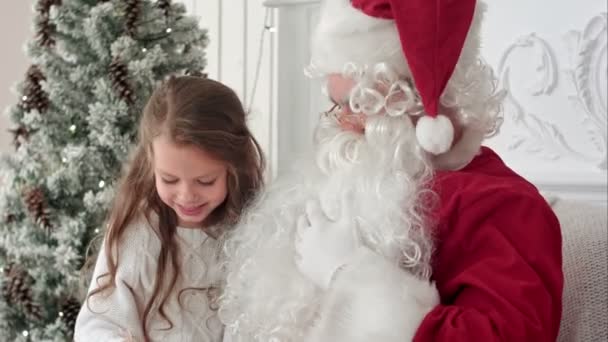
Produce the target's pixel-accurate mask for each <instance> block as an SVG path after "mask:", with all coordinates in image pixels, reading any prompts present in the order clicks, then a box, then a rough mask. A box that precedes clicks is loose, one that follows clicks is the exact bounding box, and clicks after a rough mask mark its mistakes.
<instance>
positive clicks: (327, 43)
mask: <svg viewBox="0 0 608 342" xmlns="http://www.w3.org/2000/svg"><path fill="white" fill-rule="evenodd" d="M480 6H482V4H481V3H480V4H477V1H475V0H350V1H349V0H324V2H323V4H322V7H321V14H320V18H319V23H318V25H317V28H316V31H315V33H314V36H313V39H312V49H311V50H312V59H311V66H312V67H313V68H314V69H315V70H316V71H318V72H322V73H325V74H329V73H341V72H342V70H343V69H344V66H345V64H348V63H354V64H356V65H368V66H370V65H375V64H377V63H386V64H387V65H388V66H390V67H391V68H393V70H395V71H396V72H397V73H399V74H400V75H402V76H406V77H410V78H412V80H413V81H414V84H415V87H416V90H417V91H418V93H419V95H420V97H421V100H422V104H423V106H424V109H425V110H424V111H425V115H424V116H423V117H422V118H420V120H419V121H418V123H417V125H416V137H417V140H418V143H419V144H420V146H421V147H422V148H423V149H425V150H426V151H428V152H430V153H433V154H441V153H444V152H447V151H448V150H449V149H450V148H451V146H452V140H453V138H454V128H453V126H452V123H451V121H450V120H449V119H448V118H447V117H446V116H444V115H441V114H440V112H439V103H440V98H441V95H442V94H443V91H444V89H445V88H446V85H447V83H448V81H449V79H450V77H451V76H452V73H453V72H454V69H455V67H456V64H459V65H461V66H465V67H466V66H467V65H473V64H474V63H475V62H476V61H477V59H478V57H479V30H480V29H479V26H480V25H479V22H480V21H481V18H480V17H481V15H482V12H483V11H482V10H480V9H479V7H480ZM476 8H477V10H476Z"/></svg>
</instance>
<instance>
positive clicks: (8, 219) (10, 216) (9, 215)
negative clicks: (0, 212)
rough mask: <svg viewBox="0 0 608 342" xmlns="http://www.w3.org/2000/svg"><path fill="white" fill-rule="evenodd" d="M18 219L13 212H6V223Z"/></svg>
mask: <svg viewBox="0 0 608 342" xmlns="http://www.w3.org/2000/svg"><path fill="white" fill-rule="evenodd" d="M15 220H17V216H15V214H13V213H8V214H4V222H5V223H13V222H15Z"/></svg>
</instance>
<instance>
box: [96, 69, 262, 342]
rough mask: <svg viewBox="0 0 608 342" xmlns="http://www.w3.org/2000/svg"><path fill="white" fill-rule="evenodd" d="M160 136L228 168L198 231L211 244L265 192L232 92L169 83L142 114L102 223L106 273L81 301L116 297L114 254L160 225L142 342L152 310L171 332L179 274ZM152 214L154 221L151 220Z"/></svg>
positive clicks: (184, 79) (211, 84)
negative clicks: (159, 174)
mask: <svg viewBox="0 0 608 342" xmlns="http://www.w3.org/2000/svg"><path fill="white" fill-rule="evenodd" d="M160 134H167V135H168V136H169V137H170V138H171V139H173V141H174V142H175V143H177V144H183V145H190V146H196V147H199V148H201V149H203V150H205V151H206V152H208V153H210V154H211V155H212V156H214V157H216V158H218V160H222V161H224V162H226V164H227V165H228V178H227V187H228V191H227V192H228V195H227V197H226V200H225V201H224V203H223V204H221V205H220V206H219V207H218V208H216V209H215V210H214V211H213V212H212V213H211V214H210V215H209V217H208V218H207V219H206V220H205V222H203V229H205V230H206V231H208V232H209V235H211V236H216V237H217V236H218V235H220V234H222V231H217V230H215V231H211V230H209V229H210V228H217V227H229V226H230V225H232V224H234V223H236V221H237V220H238V218H239V216H240V214H241V212H242V211H243V210H244V208H245V207H246V206H247V204H248V203H249V201H250V200H252V199H253V197H254V195H255V194H256V192H257V190H258V189H260V188H261V186H262V185H263V171H264V165H265V161H264V156H263V154H262V152H261V148H260V146H259V144H258V142H257V141H256V139H255V138H254V137H253V135H252V134H251V132H250V131H249V129H248V127H247V124H246V114H245V111H244V109H243V106H242V103H241V101H240V100H239V98H238V97H237V95H236V94H235V93H234V91H232V90H231V89H230V88H228V87H227V86H225V85H223V84H221V83H219V82H216V81H213V80H211V79H206V78H203V77H195V76H180V77H175V76H172V77H170V78H169V79H168V80H166V81H165V82H163V83H162V84H161V85H160V86H159V87H158V88H157V89H156V90H155V91H154V93H153V94H152V96H151V97H150V99H149V100H148V103H147V104H146V107H145V109H144V111H143V117H142V119H141V121H140V126H139V141H138V144H137V146H136V147H135V150H134V154H133V156H132V160H131V162H130V163H128V164H127V167H126V169H125V170H124V174H123V176H122V179H121V181H120V182H119V185H118V190H117V194H116V197H115V200H114V202H113V206H112V209H111V211H110V213H109V217H108V220H107V231H106V233H105V240H104V241H105V248H104V250H103V251H101V252H102V253H105V254H106V257H107V262H108V270H109V271H108V273H106V274H103V275H101V276H99V277H97V279H93V280H92V281H96V282H97V283H98V284H99V287H97V288H96V289H95V290H93V291H91V292H90V293H89V294H88V296H87V305H88V300H89V298H90V297H91V296H94V295H96V294H101V293H103V292H105V291H107V290H113V289H114V287H115V281H116V272H117V269H118V264H119V255H118V246H119V243H120V240H121V237H122V236H123V234H124V233H125V230H126V229H127V227H128V226H129V225H130V224H132V223H133V222H134V221H135V220H137V219H138V218H139V217H142V216H143V217H146V218H147V219H148V221H149V222H158V224H157V225H150V226H151V227H153V229H154V230H155V231H154V233H155V234H156V235H157V236H158V238H159V239H160V242H161V249H160V254H159V255H158V268H157V272H156V276H155V282H154V290H153V294H152V296H151V298H150V300H148V302H147V303H146V306H145V310H144V313H143V318H142V328H143V332H144V336H145V338H146V340H149V336H148V331H147V321H148V319H149V318H150V314H151V311H152V308H153V307H155V306H156V305H157V307H158V311H159V313H160V315H161V317H163V319H165V320H167V321H168V322H169V329H171V328H172V327H173V323H172V322H171V320H170V319H169V318H168V317H167V315H166V313H165V311H164V309H163V307H164V304H165V303H166V301H167V299H168V297H169V295H170V293H171V292H172V290H173V288H174V287H175V284H176V282H177V279H178V276H179V274H180V265H179V260H178V250H177V248H178V247H177V244H176V241H175V235H176V230H177V229H176V227H177V216H176V214H175V212H174V211H173V210H172V209H171V208H170V207H168V206H167V205H166V204H165V203H163V202H162V200H161V199H160V197H159V196H158V193H157V191H156V187H155V182H154V173H153V168H152V157H153V150H152V141H153V140H154V139H155V138H156V137H158V136H159V135H160ZM151 214H153V215H155V216H157V218H158V219H155V220H151V216H150V215H151ZM220 229H224V228H220ZM169 270H175V271H172V272H167V271H169ZM168 274H170V276H169V277H167V275H168ZM102 278H103V279H104V280H105V281H104V282H103V283H101V282H100V280H101V279H102ZM167 278H169V279H167ZM167 285H168V286H167Z"/></svg>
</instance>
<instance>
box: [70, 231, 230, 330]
mask: <svg viewBox="0 0 608 342" xmlns="http://www.w3.org/2000/svg"><path fill="white" fill-rule="evenodd" d="M177 241H178V246H179V257H180V265H181V268H182V270H181V271H182V272H181V275H180V276H179V277H178V280H177V284H176V286H175V287H174V290H173V291H172V293H171V295H170V297H169V298H168V300H167V302H166V303H165V306H164V311H165V313H166V314H167V316H168V317H169V318H170V319H171V321H172V322H173V328H172V329H169V330H164V329H167V328H168V327H169V323H168V322H167V321H165V320H164V319H162V317H161V315H160V314H159V312H158V310H155V309H153V311H152V312H151V314H150V317H149V320H148V322H149V323H148V335H149V336H150V339H151V340H150V341H166V342H173V341H183V342H186V341H188V342H190V341H197V342H198V341H200V342H205V341H209V342H219V341H221V340H222V334H223V330H224V328H223V325H222V324H221V322H220V321H219V319H218V318H217V311H216V310H214V309H215V308H213V309H212V308H211V307H210V304H215V303H214V302H215V300H216V299H217V295H218V294H219V291H217V290H211V291H201V290H194V289H192V288H208V287H210V286H215V288H218V287H219V284H220V282H221V273H220V271H219V267H218V258H219V256H218V255H219V250H220V248H219V244H220V243H219V242H218V241H216V240H214V239H212V238H211V237H209V236H207V235H206V234H205V233H204V232H203V231H202V230H199V229H188V228H178V229H177ZM159 252H160V240H159V239H158V237H157V236H156V234H155V233H154V232H153V230H152V229H151V228H150V227H149V224H148V223H147V222H146V221H145V220H141V221H140V222H138V223H136V224H133V225H132V226H130V227H129V228H128V229H127V231H126V232H125V235H124V239H123V240H122V242H121V244H120V246H119V258H120V259H119V263H118V270H117V273H116V282H115V285H116V287H115V289H114V290H113V291H112V292H109V293H108V294H107V295H105V294H99V295H95V296H93V297H90V300H89V305H88V306H87V304H86V302H85V303H84V304H83V306H82V308H81V310H80V314H79V315H78V319H77V320H76V328H75V333H74V337H75V341H77V342H79V341H82V342H84V341H86V342H89V341H104V342H106V341H112V342H113V341H142V342H143V341H144V338H143V331H142V327H141V320H142V318H143V312H144V309H145V306H146V303H147V301H148V300H149V298H150V297H151V296H152V292H153V284H154V279H155V278H154V277H155V275H156V270H157V258H158V254H159ZM106 260H107V259H106V256H105V252H103V249H102V250H101V251H100V253H99V257H98V259H97V264H96V266H95V271H94V274H93V278H92V282H91V286H90V288H89V291H91V290H92V289H94V288H96V287H97V283H96V279H97V277H98V276H99V275H102V274H104V273H106V272H107V269H108V267H107V261H106ZM167 271H168V272H167V274H170V272H171V270H167ZM102 281H103V280H102ZM182 290H183V291H182ZM180 291H181V297H180V301H181V304H182V305H181V306H180V305H179V303H178V295H180ZM211 306H212V307H213V306H215V305H211ZM89 307H90V308H89Z"/></svg>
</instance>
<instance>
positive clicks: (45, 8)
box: [36, 0, 61, 15]
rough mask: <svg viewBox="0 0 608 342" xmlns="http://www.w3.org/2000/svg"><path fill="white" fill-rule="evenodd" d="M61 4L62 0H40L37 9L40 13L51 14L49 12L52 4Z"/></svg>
mask: <svg viewBox="0 0 608 342" xmlns="http://www.w3.org/2000/svg"><path fill="white" fill-rule="evenodd" d="M60 5H61V0H38V3H37V4H36V11H38V14H40V15H43V14H45V13H46V14H47V15H48V14H49V12H50V11H51V6H60Z"/></svg>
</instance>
